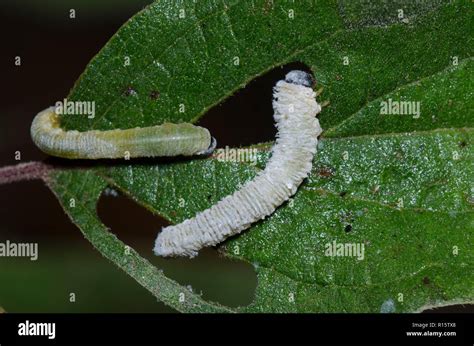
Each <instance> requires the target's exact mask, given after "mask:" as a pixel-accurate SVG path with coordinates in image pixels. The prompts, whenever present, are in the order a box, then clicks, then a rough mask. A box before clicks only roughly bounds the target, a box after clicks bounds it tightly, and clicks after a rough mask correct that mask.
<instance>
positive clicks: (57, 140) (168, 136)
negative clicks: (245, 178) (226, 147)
mask: <svg viewBox="0 0 474 346" xmlns="http://www.w3.org/2000/svg"><path fill="white" fill-rule="evenodd" d="M31 137H32V139H33V142H34V143H35V144H36V145H37V146H38V148H40V149H41V150H42V151H44V152H45V153H47V154H49V155H52V156H58V157H63V158H68V159H117V158H133V157H154V156H179V155H184V156H191V155H207V154H210V153H211V152H212V151H213V150H214V148H215V146H216V142H215V139H214V138H213V137H211V134H210V133H209V131H208V130H207V129H205V128H203V127H200V126H194V125H192V124H188V123H181V124H171V123H164V124H162V125H157V126H150V127H137V128H132V129H125V130H120V129H117V130H108V131H99V130H91V131H85V132H79V131H64V130H63V129H61V127H60V126H59V116H58V115H57V114H56V112H55V108H54V107H51V108H48V109H45V110H44V111H42V112H40V113H39V114H38V115H37V116H36V117H35V118H34V120H33V123H32V124H31Z"/></svg>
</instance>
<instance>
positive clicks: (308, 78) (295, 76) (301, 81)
mask: <svg viewBox="0 0 474 346" xmlns="http://www.w3.org/2000/svg"><path fill="white" fill-rule="evenodd" d="M285 82H287V83H292V84H296V85H303V86H305V87H309V88H311V87H313V85H314V84H315V81H314V78H313V76H312V75H311V73H308V72H304V71H301V70H293V71H290V72H288V73H287V74H286V76H285Z"/></svg>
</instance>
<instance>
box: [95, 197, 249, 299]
mask: <svg viewBox="0 0 474 346" xmlns="http://www.w3.org/2000/svg"><path fill="white" fill-rule="evenodd" d="M108 191H109V192H107V193H103V194H102V196H101V198H100V199H99V202H98V205H97V213H98V215H99V217H100V219H101V220H102V222H103V223H104V224H105V225H106V226H107V227H109V228H110V229H111V232H112V233H114V234H115V235H116V236H117V237H118V238H119V239H120V240H121V241H123V242H124V243H125V244H127V245H129V246H130V247H132V248H133V249H134V250H136V251H137V252H138V253H139V254H140V256H142V257H144V258H146V259H147V260H149V261H150V262H151V263H152V264H153V265H155V266H156V267H157V268H158V269H162V270H163V271H164V273H165V275H166V276H168V277H170V278H171V279H173V280H176V281H177V282H179V283H180V284H181V285H183V286H190V287H192V290H193V292H195V293H201V292H202V297H203V298H204V299H205V300H210V301H217V302H219V303H221V304H223V305H227V306H230V307H237V306H244V305H248V304H250V303H251V302H252V301H253V299H254V292H255V288H256V285H257V280H256V275H255V271H254V268H253V267H252V266H251V265H250V264H248V263H245V262H241V261H235V260H229V259H226V258H223V257H222V256H219V254H218V252H217V251H216V250H215V249H212V248H209V249H203V250H201V251H200V253H199V256H197V257H196V258H193V259H188V258H160V257H157V256H155V255H154V254H153V251H152V248H153V245H154V242H155V238H156V236H157V234H158V232H159V230H160V229H161V228H162V227H165V226H168V225H169V222H168V221H167V220H165V219H164V218H162V217H160V216H158V215H154V214H152V213H151V212H149V211H148V210H146V209H145V208H144V207H142V206H140V205H138V204H136V203H135V202H133V201H132V200H131V199H129V198H127V197H125V196H123V195H121V194H120V195H119V196H116V194H115V193H111V192H110V189H108ZM144 294H146V292H144Z"/></svg>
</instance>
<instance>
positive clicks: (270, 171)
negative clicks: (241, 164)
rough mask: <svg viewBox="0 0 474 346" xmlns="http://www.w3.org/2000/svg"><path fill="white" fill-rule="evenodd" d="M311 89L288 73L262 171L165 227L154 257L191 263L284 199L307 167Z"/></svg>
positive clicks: (315, 109) (297, 74)
mask: <svg viewBox="0 0 474 346" xmlns="http://www.w3.org/2000/svg"><path fill="white" fill-rule="evenodd" d="M310 86H311V76H310V75H309V74H307V73H305V72H302V71H292V72H290V73H288V74H287V75H286V78H285V80H284V81H283V80H281V81H279V82H278V83H277V84H276V86H275V88H274V93H273V96H274V100H273V108H274V119H275V121H276V126H277V129H278V134H277V139H276V144H275V145H274V146H273V148H272V156H271V158H270V160H269V161H268V163H267V166H266V168H265V169H264V170H263V171H262V172H260V173H259V174H258V175H257V176H256V177H255V178H254V179H253V180H251V181H249V182H247V183H246V184H245V185H244V186H243V187H242V188H241V189H240V190H238V191H236V192H234V193H233V194H232V195H230V196H227V197H225V198H224V199H222V200H221V201H219V202H218V203H217V204H215V205H214V206H212V207H211V208H209V209H206V210H204V211H203V212H200V213H198V214H197V215H196V216H195V217H193V218H191V219H188V220H185V221H184V222H182V223H180V224H178V225H175V226H169V227H165V228H164V229H163V230H162V232H161V233H160V234H159V235H158V237H157V239H156V242H155V248H154V252H155V254H156V255H159V256H189V257H194V256H196V255H197V252H198V251H199V250H200V249H201V248H203V247H206V246H212V245H216V244H218V243H220V242H222V241H223V240H225V239H226V238H227V237H229V236H232V235H235V234H238V233H240V232H241V231H243V230H245V229H246V228H248V227H249V226H250V225H251V224H252V223H254V222H256V221H258V220H260V219H264V218H265V217H266V216H268V215H270V214H272V213H273V212H274V211H275V209H276V208H277V207H278V206H280V205H281V204H282V203H283V202H285V201H286V200H288V199H289V197H291V196H292V195H293V194H294V193H295V192H296V190H297V188H298V186H299V185H300V184H301V182H302V181H303V179H305V178H306V177H307V176H308V174H309V172H310V171H311V167H312V160H313V157H314V154H315V153H316V145H317V143H318V139H317V138H318V136H319V134H320V133H321V132H322V130H321V127H320V126H319V121H318V119H317V118H316V115H317V114H318V113H319V112H320V111H321V106H320V105H319V104H318V103H317V102H316V99H315V97H316V94H315V92H314V91H313V89H312V88H311V87H310Z"/></svg>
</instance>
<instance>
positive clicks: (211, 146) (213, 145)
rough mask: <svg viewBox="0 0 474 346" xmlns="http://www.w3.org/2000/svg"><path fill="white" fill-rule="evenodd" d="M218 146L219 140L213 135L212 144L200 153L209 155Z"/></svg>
mask: <svg viewBox="0 0 474 346" xmlns="http://www.w3.org/2000/svg"><path fill="white" fill-rule="evenodd" d="M216 147H217V140H216V139H215V138H214V137H211V145H210V146H209V148H208V149H207V150H206V151H202V152H200V153H199V155H201V156H209V155H211V154H212V153H213V152H214V150H215V149H216Z"/></svg>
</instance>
